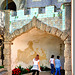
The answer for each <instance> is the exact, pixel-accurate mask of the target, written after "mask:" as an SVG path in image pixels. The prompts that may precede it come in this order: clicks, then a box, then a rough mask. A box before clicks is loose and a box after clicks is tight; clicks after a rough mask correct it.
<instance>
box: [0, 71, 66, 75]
mask: <svg viewBox="0 0 75 75" xmlns="http://www.w3.org/2000/svg"><path fill="white" fill-rule="evenodd" d="M0 75H10V74H9V73H8V72H6V71H2V72H0ZM23 75H32V73H28V74H23ZM39 75H51V74H50V71H42V72H40V74H39ZM53 75H55V74H53ZM57 75H59V74H57ZM61 75H65V74H64V71H61Z"/></svg>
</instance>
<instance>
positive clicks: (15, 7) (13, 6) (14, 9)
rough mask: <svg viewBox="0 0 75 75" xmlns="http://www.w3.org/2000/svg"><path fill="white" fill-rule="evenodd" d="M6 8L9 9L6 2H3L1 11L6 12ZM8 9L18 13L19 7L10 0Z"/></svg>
mask: <svg viewBox="0 0 75 75" xmlns="http://www.w3.org/2000/svg"><path fill="white" fill-rule="evenodd" d="M6 7H7V5H6V0H3V1H2V2H1V9H2V10H6ZM8 9H9V10H13V11H16V10H17V6H16V3H15V1H14V0H8Z"/></svg>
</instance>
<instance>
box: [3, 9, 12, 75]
mask: <svg viewBox="0 0 75 75" xmlns="http://www.w3.org/2000/svg"><path fill="white" fill-rule="evenodd" d="M9 26H10V10H5V32H4V68H5V69H6V70H8V72H10V71H11V42H10V41H9ZM8 75H12V74H8Z"/></svg>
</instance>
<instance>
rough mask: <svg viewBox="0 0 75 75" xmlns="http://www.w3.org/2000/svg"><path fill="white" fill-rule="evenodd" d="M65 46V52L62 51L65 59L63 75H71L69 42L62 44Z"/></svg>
mask: <svg viewBox="0 0 75 75" xmlns="http://www.w3.org/2000/svg"><path fill="white" fill-rule="evenodd" d="M64 44H65V50H64V57H65V63H64V69H65V75H71V41H70V40H66V41H65V42H64Z"/></svg>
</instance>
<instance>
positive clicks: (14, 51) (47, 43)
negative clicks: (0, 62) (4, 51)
mask: <svg viewBox="0 0 75 75" xmlns="http://www.w3.org/2000/svg"><path fill="white" fill-rule="evenodd" d="M12 42H13V45H11V69H13V68H15V67H16V66H18V65H21V66H22V67H24V68H25V67H28V66H29V65H33V63H32V59H33V58H34V57H35V56H36V54H39V55H40V64H41V65H45V66H48V67H50V64H49V59H50V57H51V55H52V54H54V55H55V59H56V57H57V55H60V56H61V63H62V67H63V68H64V45H63V41H61V39H59V38H58V37H56V36H52V35H50V34H47V33H46V32H43V31H41V30H38V29H36V28H34V29H32V30H30V31H29V32H27V33H24V34H22V35H20V36H18V37H17V38H15V39H14V40H13V41H12ZM60 44H62V48H61V50H60ZM17 58H18V59H17Z"/></svg>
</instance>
